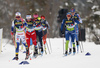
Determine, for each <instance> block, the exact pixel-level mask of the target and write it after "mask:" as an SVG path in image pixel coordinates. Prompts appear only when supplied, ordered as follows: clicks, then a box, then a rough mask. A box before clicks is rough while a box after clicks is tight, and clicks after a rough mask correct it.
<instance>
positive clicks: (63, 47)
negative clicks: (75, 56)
mask: <svg viewBox="0 0 100 68" xmlns="http://www.w3.org/2000/svg"><path fill="white" fill-rule="evenodd" d="M63 54H64V38H63Z"/></svg>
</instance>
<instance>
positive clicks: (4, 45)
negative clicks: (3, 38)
mask: <svg viewBox="0 0 100 68" xmlns="http://www.w3.org/2000/svg"><path fill="white" fill-rule="evenodd" d="M11 39H12V38H11ZM11 39H10V40H11ZM10 40H8V41H7V43H6V44H5V45H4V46H3V47H5V46H6V45H7V44H8V43H9V42H10Z"/></svg>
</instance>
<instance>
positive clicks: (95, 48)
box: [0, 38, 100, 68]
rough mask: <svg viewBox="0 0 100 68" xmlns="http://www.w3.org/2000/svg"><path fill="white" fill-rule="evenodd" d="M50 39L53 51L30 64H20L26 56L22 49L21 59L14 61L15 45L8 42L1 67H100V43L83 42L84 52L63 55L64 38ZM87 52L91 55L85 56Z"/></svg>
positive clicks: (0, 60)
mask: <svg viewBox="0 0 100 68" xmlns="http://www.w3.org/2000/svg"><path fill="white" fill-rule="evenodd" d="M47 41H48V39H47ZM50 41H51V45H52V53H51V54H47V55H45V53H44V56H42V57H37V58H36V59H32V60H27V61H28V62H29V63H30V64H28V65H19V63H20V62H21V61H23V60H24V58H25V54H24V53H22V52H21V51H20V54H19V60H18V61H13V60H12V58H13V57H14V56H15V52H14V51H15V49H14V46H13V45H10V44H7V45H6V46H5V47H3V48H2V51H3V52H2V53H1V54H0V68H100V45H95V44H94V43H90V42H83V45H84V52H83V53H81V52H79V53H78V54H76V55H75V56H73V55H69V56H67V57H63V39H61V38H54V39H50ZM48 44H49V42H48ZM3 45H5V43H3ZM87 52H90V53H91V56H85V54H86V53H87Z"/></svg>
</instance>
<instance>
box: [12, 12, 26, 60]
mask: <svg viewBox="0 0 100 68" xmlns="http://www.w3.org/2000/svg"><path fill="white" fill-rule="evenodd" d="M15 16H16V19H15V20H13V21H12V27H11V35H12V37H13V38H14V35H13V34H14V28H15V29H16V33H15V42H14V43H15V44H16V45H15V46H16V50H15V52H16V53H15V60H18V53H19V44H20V40H21V41H22V43H23V45H24V46H25V47H26V58H25V59H27V58H28V46H27V43H26V37H25V32H24V29H25V27H26V26H27V23H26V22H25V20H24V19H22V18H21V13H20V12H16V14H15Z"/></svg>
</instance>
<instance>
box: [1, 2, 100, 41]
mask: <svg viewBox="0 0 100 68" xmlns="http://www.w3.org/2000/svg"><path fill="white" fill-rule="evenodd" d="M72 7H74V8H75V9H76V12H77V13H79V14H80V16H81V18H82V20H83V24H82V25H84V27H85V30H86V34H87V35H86V38H87V39H88V40H89V41H97V40H99V37H100V0H0V28H3V29H4V30H3V31H4V32H3V37H4V38H11V36H10V31H11V23H12V20H13V19H14V18H15V13H16V12H17V11H19V12H21V14H22V17H23V18H25V17H26V14H28V13H30V14H32V15H33V13H34V12H37V13H38V14H39V16H40V15H44V16H45V17H46V20H47V21H48V22H49V24H50V27H51V29H50V30H49V33H50V34H49V35H50V37H52V38H55V37H57V38H59V37H60V36H59V28H60V26H61V22H62V19H63V18H64V17H65V15H66V13H67V12H68V11H70V9H71V8H72Z"/></svg>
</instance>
